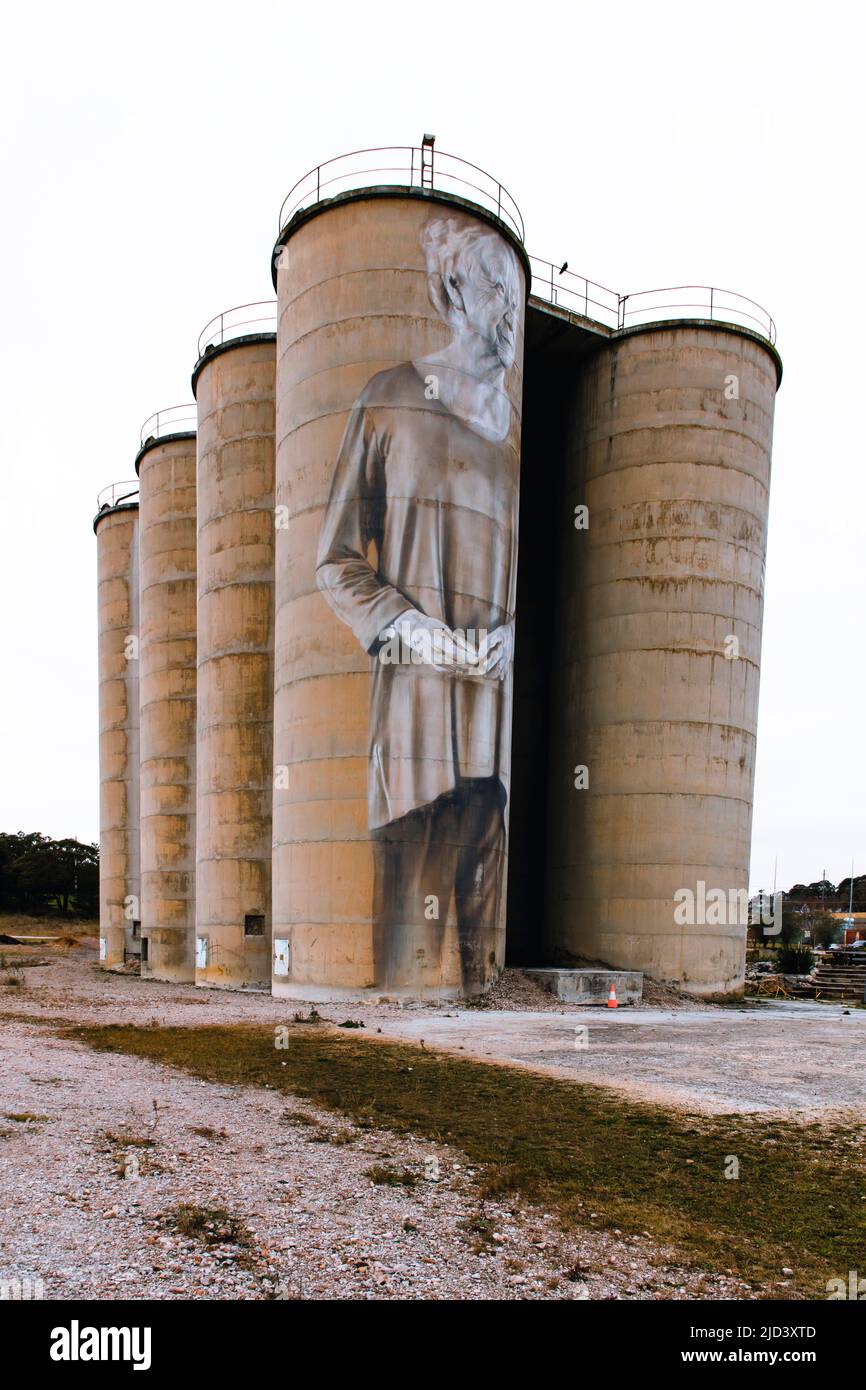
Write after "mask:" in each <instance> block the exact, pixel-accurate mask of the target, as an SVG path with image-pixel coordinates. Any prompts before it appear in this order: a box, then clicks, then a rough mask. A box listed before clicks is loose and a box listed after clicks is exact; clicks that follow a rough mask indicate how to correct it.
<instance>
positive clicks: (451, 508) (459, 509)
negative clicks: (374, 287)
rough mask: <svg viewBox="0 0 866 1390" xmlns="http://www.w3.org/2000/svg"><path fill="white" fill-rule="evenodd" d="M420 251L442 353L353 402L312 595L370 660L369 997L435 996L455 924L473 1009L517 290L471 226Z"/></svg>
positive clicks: (487, 930) (495, 871) (494, 916)
mask: <svg viewBox="0 0 866 1390" xmlns="http://www.w3.org/2000/svg"><path fill="white" fill-rule="evenodd" d="M421 246H422V249H423V252H424V256H425V259H426V266H427V276H428V291H429V296H430V300H431V302H432V304H433V306H434V307H435V309H436V311H437V313H438V314H439V315H440V317H441V318H442V320H443V321H444V322H445V323H446V324H447V325H448V327H449V329H450V330H451V340H450V342H449V343H448V345H447V346H445V347H444V348H443V349H442V350H441V351H439V352H436V353H433V354H431V355H430V356H428V357H424V358H422V359H419V360H417V361H411V362H404V363H403V364H401V365H400V366H396V367H393V368H390V369H388V370H386V371H382V372H379V373H378V374H377V375H376V376H374V377H373V378H372V379H371V380H370V381H369V382H368V384H367V386H366V387H365V388H364V390H363V391H362V392H361V394H360V396H359V397H358V399H357V400H356V402H355V404H354V407H353V409H352V411H351V414H350V417H349V421H348V424H347V427H346V431H345V434H344V437H343V441H342V445H341V447H340V453H339V457H338V459H337V464H336V469H335V472H334V476H333V482H332V487H331V494H330V499H329V503H328V507H327V510H326V513H325V517H324V520H323V524H322V529H321V533H320V538H319V553H318V563H317V581H318V584H319V587H320V589H321V591H322V593H323V595H324V596H325V598H326V599H327V601H328V603H329V604H330V605H331V607H332V608H333V610H334V612H335V613H336V614H337V616H338V617H339V618H340V619H342V621H343V622H345V623H346V624H348V626H349V627H350V628H351V630H352V632H353V633H354V634H355V636H356V638H357V640H358V641H359V642H360V644H361V646H362V647H363V649H364V650H365V651H366V652H368V653H369V654H370V656H371V657H372V658H373V661H374V674H373V681H372V689H371V699H370V754H369V756H370V765H369V782H368V789H369V796H368V804H369V825H370V830H371V838H372V841H373V852H374V873H375V878H374V902H373V924H374V925H373V952H374V963H375V971H376V984H377V986H378V987H379V988H381V989H383V990H385V991H395V992H396V991H399V990H401V989H402V990H412V989H419V988H421V989H423V988H424V987H430V988H431V989H433V990H435V988H436V986H437V984H438V983H439V976H440V970H441V952H442V944H443V936H444V932H443V928H444V927H445V925H446V924H447V923H449V922H451V923H453V922H456V927H457V938H458V942H459V950H460V966H461V976H462V990H463V992H464V993H465V994H475V993H478V992H479V991H481V990H483V989H484V988H486V987H487V986H488V985H489V984H490V983H491V982H492V980H493V979H494V978H495V975H496V970H497V939H498V933H500V932H503V931H504V906H505V904H504V876H505V843H506V803H507V785H508V779H509V761H510V733H511V683H512V682H511V672H512V659H513V653H514V609H515V588H516V568H517V503H518V465H519V421H518V419H517V417H516V412H515V411H514V410H513V408H512V404H511V400H510V399H509V395H508V394H507V392H506V389H505V388H506V378H507V374H508V373H509V372H510V371H511V369H512V368H513V367H514V365H515V352H516V344H517V333H518V327H519V323H520V315H521V309H522V303H521V296H522V286H521V273H520V268H519V264H518V261H517V257H516V255H515V253H514V251H513V250H512V248H511V247H510V246H509V245H508V243H507V242H506V241H505V240H504V238H503V237H501V236H500V235H498V234H497V232H495V231H494V230H493V229H492V228H488V227H487V226H485V225H483V224H481V223H480V222H475V221H473V220H471V219H470V218H468V217H463V216H462V215H452V216H441V217H435V218H433V219H431V220H430V221H428V222H427V223H426V225H425V226H424V227H423V229H422V232H421ZM500 958H501V956H500Z"/></svg>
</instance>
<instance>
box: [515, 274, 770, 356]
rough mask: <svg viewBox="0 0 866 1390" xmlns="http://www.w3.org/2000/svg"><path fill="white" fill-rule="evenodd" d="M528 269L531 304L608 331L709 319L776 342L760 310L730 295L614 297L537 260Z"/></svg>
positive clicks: (681, 289) (692, 288)
mask: <svg viewBox="0 0 866 1390" xmlns="http://www.w3.org/2000/svg"><path fill="white" fill-rule="evenodd" d="M529 263H530V267H531V269H532V290H531V293H532V294H533V295H534V296H535V298H536V299H543V300H545V301H546V302H547V303H548V304H553V305H557V306H559V307H560V308H563V309H568V310H569V311H570V312H571V313H574V314H580V315H582V317H583V318H587V319H591V320H593V321H594V322H596V323H602V324H605V325H606V327H608V328H614V329H620V330H621V329H626V328H634V327H638V326H640V325H645V324H648V323H654V322H656V321H657V320H661V319H678V318H682V319H686V318H691V319H694V318H699V319H709V320H710V321H711V322H714V323H731V324H734V325H736V326H737V327H738V328H750V329H752V331H753V332H755V333H759V334H760V335H761V337H762V338H766V339H767V341H768V342H769V343H771V344H775V341H776V325H775V323H774V321H773V319H772V317H771V315H770V314H768V312H767V310H766V309H764V308H763V307H762V306H761V305H760V304H757V303H756V302H755V300H754V299H749V298H748V297H747V296H746V295H744V294H737V293H736V291H735V290H723V289H718V288H717V287H715V286H713V285H673V286H669V287H668V288H666V289H660V290H638V291H637V292H635V293H634V294H619V293H618V292H617V291H616V290H609V289H607V288H606V287H605V286H604V285H599V284H598V283H597V282H596V281H594V280H588V279H586V277H585V276H583V275H576V274H575V273H574V272H573V271H571V270H569V269H568V263H567V262H566V263H565V264H563V265H561V266H560V267H559V268H558V269H557V267H556V266H555V265H554V264H553V263H552V262H551V261H545V260H543V259H542V258H541V257H540V256H530V257H529Z"/></svg>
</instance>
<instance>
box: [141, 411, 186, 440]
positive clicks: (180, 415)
mask: <svg viewBox="0 0 866 1390" xmlns="http://www.w3.org/2000/svg"><path fill="white" fill-rule="evenodd" d="M197 428H198V412H197V410H196V407H195V404H194V403H193V402H191V403H190V404H189V405H170V406H167V407H166V408H165V410H157V411H156V412H155V414H153V415H148V417H147V419H146V420H145V422H144V424H143V425H142V427H141V444H142V447H144V445H145V444H147V442H148V441H149V440H151V439H163V438H164V437H165V436H166V435H167V434H194V433H195V431H196V430H197Z"/></svg>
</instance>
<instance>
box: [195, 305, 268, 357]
mask: <svg viewBox="0 0 866 1390" xmlns="http://www.w3.org/2000/svg"><path fill="white" fill-rule="evenodd" d="M276 331H277V301H276V300H275V299H261V300H259V301H258V302H257V303H255V304H237V305H236V306H235V308H234V309H224V310H223V312H222V313H221V314H216V315H215V316H214V318H212V319H211V320H210V322H209V323H206V324H205V326H204V328H203V329H202V331H201V333H199V335H198V355H199V357H203V356H204V354H205V352H206V351H207V349H208V348H213V347H220V346H221V345H222V344H223V343H230V342H232V341H233V340H234V339H235V338H245V337H247V336H249V335H250V334H251V333H276Z"/></svg>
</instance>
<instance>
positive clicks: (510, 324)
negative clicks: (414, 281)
mask: <svg viewBox="0 0 866 1390" xmlns="http://www.w3.org/2000/svg"><path fill="white" fill-rule="evenodd" d="M460 289H461V293H462V296H463V309H464V314H465V318H466V326H467V328H469V329H470V330H471V331H472V332H473V333H477V335H478V337H479V338H480V339H481V341H482V343H483V345H484V353H485V356H493V357H496V358H497V359H498V360H499V362H500V363H501V365H502V366H503V367H504V368H505V370H506V371H507V370H508V368H509V367H510V366H511V364H512V363H513V361H514V353H515V347H516V341H517V315H518V309H519V307H520V280H519V272H518V269H517V262H516V260H515V257H514V254H513V252H512V251H510V250H509V248H508V247H507V246H503V245H501V244H498V243H496V242H492V243H491V244H490V245H489V246H485V248H484V250H483V251H482V252H480V254H478V255H477V256H475V257H474V258H473V259H472V261H471V263H470V265H469V266H468V267H467V274H466V275H465V277H464V279H463V283H462V285H461V287H460Z"/></svg>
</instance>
